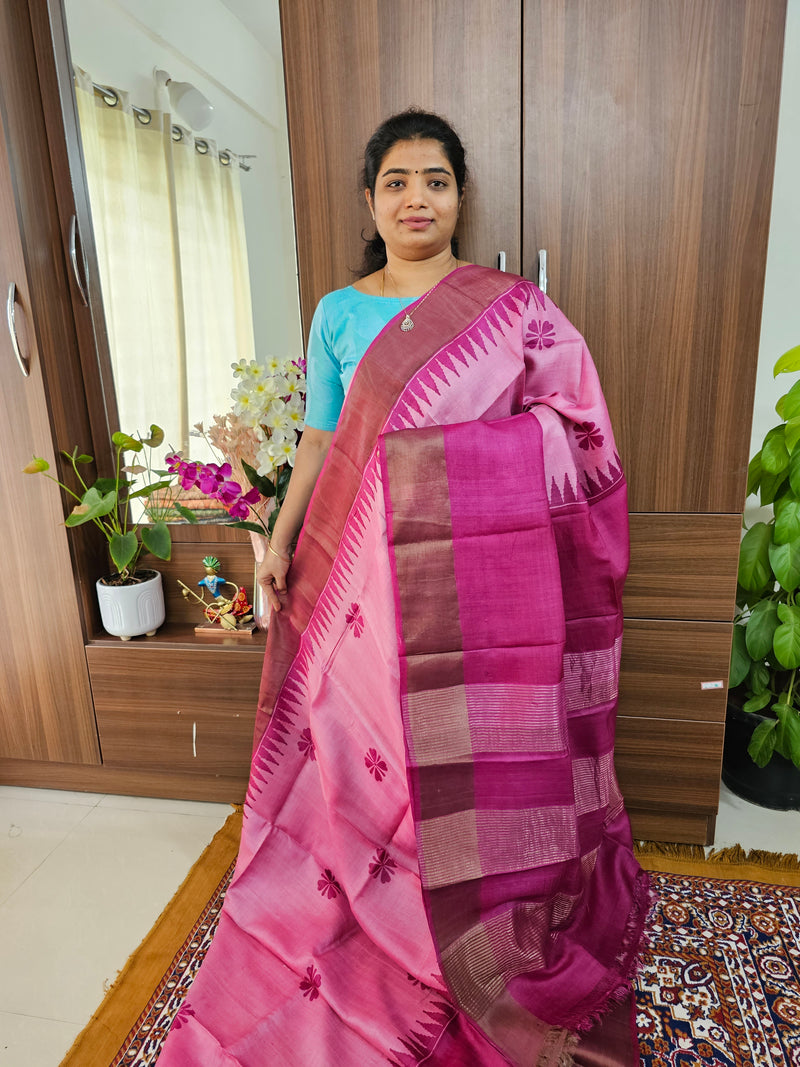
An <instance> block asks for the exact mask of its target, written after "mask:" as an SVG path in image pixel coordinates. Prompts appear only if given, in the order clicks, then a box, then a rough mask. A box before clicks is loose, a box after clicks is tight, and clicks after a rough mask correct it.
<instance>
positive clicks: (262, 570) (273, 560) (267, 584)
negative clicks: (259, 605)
mask: <svg viewBox="0 0 800 1067" xmlns="http://www.w3.org/2000/svg"><path fill="white" fill-rule="evenodd" d="M291 565H292V563H291V560H290V559H284V558H283V556H282V555H281V554H279V553H277V552H276V551H275V549H273V548H272V547H271V546H270V547H269V548H268V549H267V551H266V553H265V554H264V558H263V559H262V560H261V562H260V563H259V565H258V572H257V574H258V583H259V585H260V586H261V587H262V589H263V590H264V593H265V595H266V597H267V600H268V601H269V606H270V607H271V608H272V610H273V611H280V610H281V602H280V599H279V596H278V594H281V595H283V594H285V593H286V575H287V574H288V573H289V568H290V567H291Z"/></svg>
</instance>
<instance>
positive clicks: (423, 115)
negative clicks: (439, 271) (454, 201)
mask: <svg viewBox="0 0 800 1067" xmlns="http://www.w3.org/2000/svg"><path fill="white" fill-rule="evenodd" d="M421 140H425V141H427V140H430V141H438V142H439V144H440V145H441V146H442V151H443V152H444V154H445V155H446V156H447V161H448V163H449V164H450V166H451V167H452V168H453V175H454V177H455V179H456V186H457V187H458V195H459V196H462V195H463V192H464V186H465V185H466V181H467V164H466V160H465V158H464V146H463V145H462V143H461V139H460V138H459V136H458V134H457V133H456V131H455V130H454V129H453V127H452V126H451V125H450V123H449V122H446V121H445V119H443V118H441V117H440V116H439V115H434V114H432V113H431V112H429V111H423V110H422V109H421V108H418V107H410V108H408V109H407V110H406V111H401V112H399V113H398V114H397V115H392V116H391V118H388V119H386V121H385V122H382V123H381V124H380V126H379V127H378V128H377V130H376V131H375V132H374V133H373V135H372V136H371V137H370V139H369V141H368V142H367V147H366V148H365V149H364V170H363V171H362V174H361V187H362V189H369V191H370V195H371V196H373V197H374V196H375V183H376V182H377V180H378V172H379V171H380V168H381V163H383V161H384V159H385V158H386V155H387V153H388V152H390V151H391V149H392V148H394V146H395V145H396V144H397V143H398V142H399V141H421ZM362 237H364V234H363V232H362ZM364 241H365V242H366V248H365V249H364V260H363V262H362V264H361V270H360V271H359V272H358V276H359V277H360V278H364V277H366V275H367V274H372V273H373V272H374V271H376V270H380V269H381V267H384V266H385V265H386V245H385V244H384V241H383V238H382V237H381V235H380V234H379V233H377V232H376V233H375V235H374V236H373V237H364ZM452 245H453V255H458V246H457V242H456V239H455V237H454V238H453V240H452Z"/></svg>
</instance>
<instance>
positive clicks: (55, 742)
mask: <svg viewBox="0 0 800 1067" xmlns="http://www.w3.org/2000/svg"><path fill="white" fill-rule="evenodd" d="M65 48H66V45H65V39H64V33H63V24H62V23H61V7H60V4H59V3H58V2H57V0H53V2H52V3H48V2H45V0H4V3H3V4H0V287H1V293H0V295H2V299H3V301H4V304H5V301H6V300H7V297H8V293H9V287H10V286H11V285H12V284H13V287H14V288H13V293H12V296H13V309H14V317H15V325H16V332H17V337H18V341H19V347H20V351H21V357H22V359H23V360H24V364H20V362H18V360H17V358H16V355H15V351H14V345H13V341H12V338H11V335H10V333H9V332H8V330H7V329H6V325H5V316H4V317H3V324H2V326H0V367H1V368H2V382H3V385H2V392H0V415H1V416H2V418H1V419H0V448H2V456H3V461H2V474H0V529H2V546H3V556H4V564H5V566H4V581H3V583H1V584H0V616H1V617H0V660H1V664H2V685H0V782H3V783H7V784H20V785H32V786H42V787H50V788H64V789H86V790H93V791H98V792H120V793H141V794H145V795H147V794H149V795H161V796H176V797H186V798H190V799H209V800H228V801H234V802H240V801H241V800H242V799H243V797H244V792H245V788H246V784H247V778H248V772H249V762H250V753H251V748H252V736H253V724H254V720H255V710H256V703H257V699H258V688H259V679H260V675H261V667H262V662H263V657H264V644H265V641H264V636H263V635H257V636H255V637H254V638H252V639H250V640H249V641H244V642H238V643H231V641H228V640H225V639H221V638H202V637H196V636H195V634H194V625H195V623H196V622H197V621H199V620H198V618H197V615H196V612H195V611H193V610H192V608H191V606H190V605H188V604H187V603H186V602H185V601H184V599H183V597H182V596H181V592H180V588H179V586H178V584H177V579H178V578H182V579H183V580H184V581H187V582H191V581H192V580H193V576H194V580H196V579H197V577H198V576H199V575H200V574H202V567H201V560H202V558H203V556H205V555H206V554H213V555H217V556H219V557H220V558H221V559H222V560H223V562H224V564H225V567H226V574H227V576H228V577H229V578H231V580H233V581H235V582H237V583H238V584H246V586H247V588H248V590H250V589H252V580H253V556H252V550H251V547H250V544H249V540H248V538H247V535H246V534H243V533H242V532H241V531H233V530H226V529H220V528H219V527H216V526H211V527H205V528H203V527H197V528H191V529H184V530H182V531H181V532H180V533H178V534H177V535H176V537H175V538H174V541H175V544H174V550H173V558H172V561H171V562H170V563H165V564H163V565H162V564H160V565H159V569H160V570H161V571H162V574H163V577H164V583H165V594H166V601H167V608H168V618H169V620H170V621H169V624H168V625H167V626H165V627H164V628H162V629H161V630H160V631H159V634H158V636H157V638H155V639H152V640H150V639H141V640H137V641H133V642H130V643H128V644H126V645H122V644H121V643H120V642H119V641H117V640H115V639H111V638H108V637H106V636H105V635H103V634H102V631H101V629H100V625H99V619H98V613H97V608H96V598H95V590H94V582H95V580H96V579H97V578H98V577H99V576H100V575H101V574H103V573H105V572H106V571H107V569H108V563H107V553H106V544H105V541H104V539H103V538H102V537H100V536H99V535H98V536H95V534H96V533H97V531H95V530H94V528H93V527H91V526H84V527H80V528H78V529H75V530H70V531H67V530H66V529H65V527H64V525H63V520H64V514H65V508H68V507H69V505H68V503H67V501H66V500H62V496H61V494H60V492H59V490H57V489H56V487H55V486H53V485H52V483H50V482H48V481H47V480H46V479H45V478H43V477H41V476H35V477H34V476H26V475H24V474H23V473H22V468H23V467H24V466H25V464H27V463H28V461H29V460H30V459H31V457H32V455H34V454H36V455H41V456H43V457H44V458H45V459H47V461H48V462H49V463H50V464H51V466H52V467H53V472H54V473H59V466H60V464H61V458H60V455H59V452H60V450H61V449H66V450H70V451H71V449H72V448H73V446H74V445H75V444H79V445H80V447H81V448H82V449H85V450H87V451H89V450H91V451H92V452H93V454H94V455H95V456H96V457H97V460H98V465H99V466H100V467H101V468H102V467H103V465H104V463H105V462H106V461H107V459H108V458H109V457H110V453H111V447H110V440H109V422H110V421H112V422H113V411H111V410H110V409H111V407H112V405H113V390H112V391H109V384H110V383H109V381H108V377H107V373H106V375H105V377H104V372H103V361H102V359H101V360H100V361H98V345H99V344H100V340H101V339H99V338H98V337H97V334H96V324H93V323H92V320H91V317H90V315H89V311H88V309H87V308H86V306H85V305H84V304H83V302H82V300H81V299H80V294H79V291H78V289H77V287H76V284H75V278H74V274H73V272H72V267H71V263H70V260H71V255H70V244H69V242H70V231H71V229H72V221H73V218H74V216H76V214H77V215H79V216H80V215H81V213H83V216H84V217H85V216H86V212H87V202H86V196H85V186H83V185H82V183H81V182H80V181H78V180H77V179H76V175H75V173H73V172H72V171H71V170H70V162H73V163H74V162H75V159H76V158H77V160H78V162H79V158H80V151H79V148H78V146H77V141H76V138H75V125H74V115H73V117H72V125H71V126H70V123H69V117H68V115H67V119H66V122H67V124H66V127H65V111H64V110H62V106H61V102H62V101H61V98H62V95H63V94H64V93H71V88H70V85H69V65H68V64H67V68H66V69H67V75H66V77H67V82H66V85H65V84H64V81H63V74H64V71H63V61H64V58H65ZM59 49H60V53H59ZM59 56H60V60H61V63H62V65H61V67H59V64H58V60H59ZM67 111H68V109H67ZM78 177H79V175H78ZM74 178H75V179H76V180H74V181H73V179H74ZM79 230H80V227H79ZM83 232H84V235H85V236H86V235H90V233H89V231H88V230H87V229H84V231H83ZM77 253H78V256H77V258H78V260H80V258H81V257H80V246H78V249H77ZM96 278H97V274H96V272H93V273H90V275H89V288H90V293H91V289H92V286H93V285H96ZM92 279H94V281H93V280H92ZM100 347H101V348H102V346H100ZM100 354H101V356H102V352H101V353H100ZM105 366H106V368H107V363H106V364H105ZM23 367H24V369H29V374H28V376H27V377H26V376H24V375H23ZM65 480H68V479H65ZM189 712H191V718H190V717H189ZM179 713H180V714H179ZM181 716H184V717H183V718H181Z"/></svg>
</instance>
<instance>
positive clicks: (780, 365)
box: [772, 345, 800, 378]
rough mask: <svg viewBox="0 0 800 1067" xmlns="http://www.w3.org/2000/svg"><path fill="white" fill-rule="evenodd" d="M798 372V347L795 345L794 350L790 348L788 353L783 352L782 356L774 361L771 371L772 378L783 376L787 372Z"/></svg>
mask: <svg viewBox="0 0 800 1067" xmlns="http://www.w3.org/2000/svg"><path fill="white" fill-rule="evenodd" d="M793 370H800V345H795V346H794V348H790V349H789V351H788V352H784V353H783V355H782V356H781V357H780V358H779V359H778V360H776V362H775V366H774V367H773V369H772V377H773V378H777V377H778V375H779V374H785V373H786V372H787V371H793Z"/></svg>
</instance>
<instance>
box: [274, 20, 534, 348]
mask: <svg viewBox="0 0 800 1067" xmlns="http://www.w3.org/2000/svg"><path fill="white" fill-rule="evenodd" d="M521 14H522V11H521V6H520V3H519V0H493V2H492V3H491V4H488V3H486V2H485V0H402V2H398V3H385V2H383V0H336V2H335V3H333V2H332V0H282V2H281V28H282V32H283V52H284V68H285V72H286V96H287V106H288V114H289V142H290V147H291V155H292V184H293V190H294V205H295V223H296V230H297V250H298V260H299V263H300V303H301V308H302V313H303V322H304V326H305V330H306V332H307V331H308V325H309V323H310V321H311V315H312V314H313V312H314V308H315V306H316V304H317V301H318V300H319V299H320V297H322V296H323V295H324V294H325V293H327V292H329V291H330V290H331V289H335V288H339V287H341V286H345V285H349V284H350V283H351V282H352V281H353V280H354V278H355V275H354V273H353V271H354V270H355V269H357V268H358V266H359V264H360V262H361V257H362V254H363V247H364V245H363V242H362V240H361V232H362V230H363V231H364V232H365V233H370V234H371V233H372V232H373V231H372V229H371V228H370V227H371V219H370V217H369V213H368V211H367V208H366V205H365V203H364V196H363V193H362V192H361V190H360V188H359V170H360V166H361V160H362V158H363V151H364V146H365V145H366V142H367V140H368V139H369V137H370V135H371V133H372V132H373V130H374V129H375V127H376V126H377V125H378V124H379V123H380V122H381V121H382V120H383V119H384V118H387V117H388V116H389V115H390V114H392V113H393V112H395V111H399V110H402V109H403V108H406V107H408V106H409V105H412V104H415V105H419V106H421V107H424V108H427V109H430V110H433V111H435V112H438V113H440V114H442V115H444V116H445V117H446V118H448V119H449V120H450V121H451V122H452V123H453V125H454V126H455V128H456V129H457V130H458V132H459V134H461V136H462V138H463V140H464V143H465V146H466V149H467V164H468V167H469V170H470V185H469V192H468V195H467V199H466V201H465V206H464V209H463V212H462V219H461V223H460V225H459V233H460V234H461V235H462V237H461V240H460V243H459V256H460V257H461V258H462V259H467V260H470V261H472V262H475V263H481V264H483V265H485V266H492V267H494V266H497V257H498V253H499V252H501V251H502V252H505V253H506V265H507V269H508V270H510V271H517V272H518V271H519V270H520V254H519V252H520V242H519V233H520V222H521V196H520V167H519V157H520V56H521V45H520V41H521Z"/></svg>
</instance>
